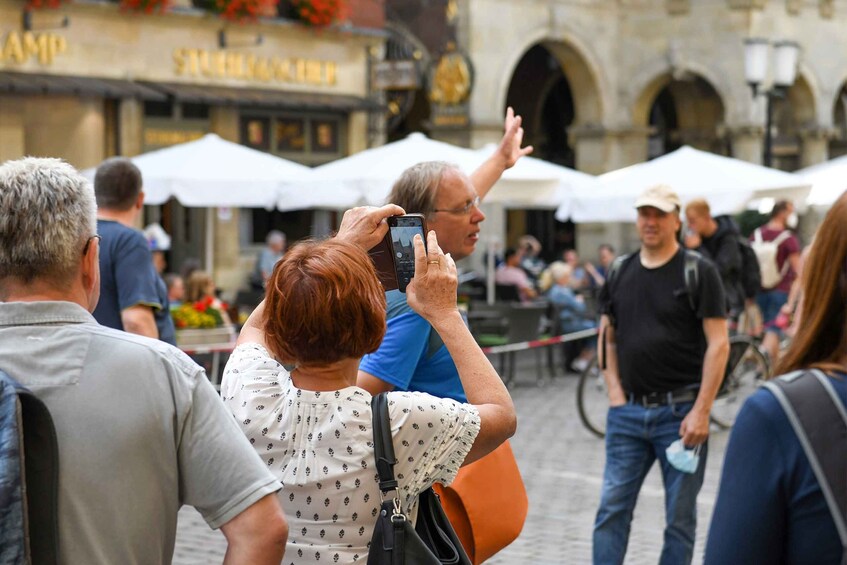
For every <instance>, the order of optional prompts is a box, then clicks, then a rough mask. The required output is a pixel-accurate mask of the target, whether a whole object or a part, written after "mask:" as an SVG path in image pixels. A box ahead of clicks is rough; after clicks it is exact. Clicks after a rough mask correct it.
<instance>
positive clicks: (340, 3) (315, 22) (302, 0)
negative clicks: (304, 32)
mask: <svg viewBox="0 0 847 565" xmlns="http://www.w3.org/2000/svg"><path fill="white" fill-rule="evenodd" d="M293 4H294V8H295V9H296V10H297V14H298V16H300V20H301V21H302V22H303V23H305V24H307V25H310V26H315V27H323V26H328V25H329V24H331V23H332V22H334V21H336V20H340V19H343V18H344V17H345V16H346V12H347V3H346V2H345V1H344V0H293Z"/></svg>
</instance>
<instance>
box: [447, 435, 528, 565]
mask: <svg viewBox="0 0 847 565" xmlns="http://www.w3.org/2000/svg"><path fill="white" fill-rule="evenodd" d="M433 488H434V489H435V492H436V493H438V495H439V496H440V497H441V504H442V506H443V507H444V511H445V512H446V513H447V517H448V518H450V523H451V524H452V525H453V529H454V530H455V531H456V535H458V536H459V539H460V540H461V542H462V545H463V546H464V547H465V551H466V552H467V554H468V556H469V557H470V559H471V561H472V562H473V563H474V565H477V564H479V563H482V562H483V561H485V560H486V559H488V558H489V557H491V556H492V555H494V554H495V553H497V552H498V551H500V550H501V549H503V548H504V547H506V546H507V545H509V544H510V543H512V542H513V541H515V539H517V537H518V536H519V535H520V533H521V530H522V529H523V525H524V522H525V521H526V513H527V509H528V507H529V501H528V500H527V497H526V489H525V488H524V484H523V479H522V478H521V472H520V469H518V463H517V461H516V460H515V455H514V453H512V447H511V446H510V445H509V442H508V441H507V442H504V443H503V445H501V446H500V447H498V448H497V449H495V450H494V451H492V452H491V453H489V454H488V455H486V456H485V457H483V458H482V459H480V460H479V461H474V462H473V463H471V464H470V465H466V466H465V467H462V468H461V469H460V470H459V474H458V475H457V476H456V480H455V481H453V484H452V485H450V486H449V487H444V486H442V485H440V484H436V485H435V487H433Z"/></svg>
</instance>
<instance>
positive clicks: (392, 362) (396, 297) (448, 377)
mask: <svg viewBox="0 0 847 565" xmlns="http://www.w3.org/2000/svg"><path fill="white" fill-rule="evenodd" d="M385 298H386V301H387V302H388V329H387V331H386V332H385V338H384V339H383V340H382V345H380V346H379V349H378V350H376V351H375V352H374V353H371V354H370V355H365V357H364V359H362V363H361V364H360V365H359V368H360V369H361V370H362V371H365V372H366V373H370V374H371V375H373V376H375V377H377V378H379V379H380V380H383V381H385V382H387V383H389V384H391V385H393V386H394V388H395V389H396V390H403V391H413V392H427V393H429V394H431V395H433V396H437V397H439V398H452V399H453V400H457V401H459V402H467V401H468V399H467V397H466V396H465V389H464V388H462V381H461V380H460V379H459V372H458V371H457V370H456V364H455V363H453V358H452V357H450V353H448V351H447V347H446V346H445V345H444V342H443V341H441V337H440V336H439V335H438V333H437V332H435V331H434V330H433V329H432V326H430V325H429V322H427V321H426V320H424V319H423V318H422V317H421V316H420V315H418V314H417V313H416V312H415V311H414V310H412V309H411V308H410V307H409V304H408V303H407V302H406V295H405V294H404V293H402V292H400V291H399V290H392V291H389V292H387V293H385Z"/></svg>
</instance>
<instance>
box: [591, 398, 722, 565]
mask: <svg viewBox="0 0 847 565" xmlns="http://www.w3.org/2000/svg"><path fill="white" fill-rule="evenodd" d="M693 405H694V403H693V402H686V403H682V404H677V405H673V406H659V407H656V408H644V407H643V406H641V405H637V404H624V405H623V406H617V407H614V408H611V409H610V410H609V416H608V420H607V424H606V470H605V472H604V474H603V492H602V494H601V495H600V508H599V509H598V510H597V519H596V520H595V522H594V548H593V552H594V565H607V564H615V565H618V564H620V563H623V560H624V555H625V554H626V546H627V542H628V541H629V530H630V523H631V522H632V512H633V510H634V509H635V502H636V500H637V499H638V491H639V490H641V484H642V483H643V482H644V477H646V476H647V472H648V471H649V470H650V467H652V466H653V462H654V461H655V460H656V459H658V460H659V464H660V465H661V468H662V480H663V482H664V485H665V534H664V545H663V546H662V555H661V558H660V559H659V564H660V565H684V564H687V563H691V559H692V556H693V554H694V530H695V528H696V526H697V506H696V503H697V493H698V492H700V487H701V486H702V485H703V475H704V472H705V469H706V454H707V452H708V442H706V443H704V444H703V446H702V447H701V449H700V464H699V466H698V467H697V472H696V473H694V474H689V473H683V472H682V471H678V470H676V469H675V468H674V467H672V466H671V465H670V464H669V463H668V460H667V457H666V456H665V449H667V447H668V446H669V445H670V444H672V443H673V442H675V441H676V440H678V439H679V426H680V424H681V423H682V420H683V418H684V417H685V416H686V414H688V412H689V411H690V410H691V407H692V406H693Z"/></svg>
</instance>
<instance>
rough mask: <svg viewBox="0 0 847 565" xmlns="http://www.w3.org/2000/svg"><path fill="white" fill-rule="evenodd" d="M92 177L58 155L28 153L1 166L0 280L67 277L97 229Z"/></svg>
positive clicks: (77, 265) (71, 272)
mask: <svg viewBox="0 0 847 565" xmlns="http://www.w3.org/2000/svg"><path fill="white" fill-rule="evenodd" d="M96 229H97V205H96V204H95V200H94V190H93V189H92V188H91V183H89V182H88V180H86V178H85V177H83V176H82V175H80V174H79V173H78V172H77V170H76V169H74V168H73V167H72V166H70V165H69V164H67V163H65V162H64V161H61V160H59V159H39V158H35V157H27V158H25V159H20V160H17V161H7V162H6V163H4V164H3V165H2V166H0V281H3V280H5V279H8V278H14V279H17V280H19V281H21V282H23V283H24V284H29V283H31V282H32V281H33V280H35V279H51V280H53V281H64V280H67V278H69V277H71V276H72V275H73V272H74V271H75V270H76V269H77V268H78V267H79V263H80V261H81V260H82V248H83V246H84V245H85V241H87V239H88V238H90V237H91V236H92V235H94V234H95V233H96Z"/></svg>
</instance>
